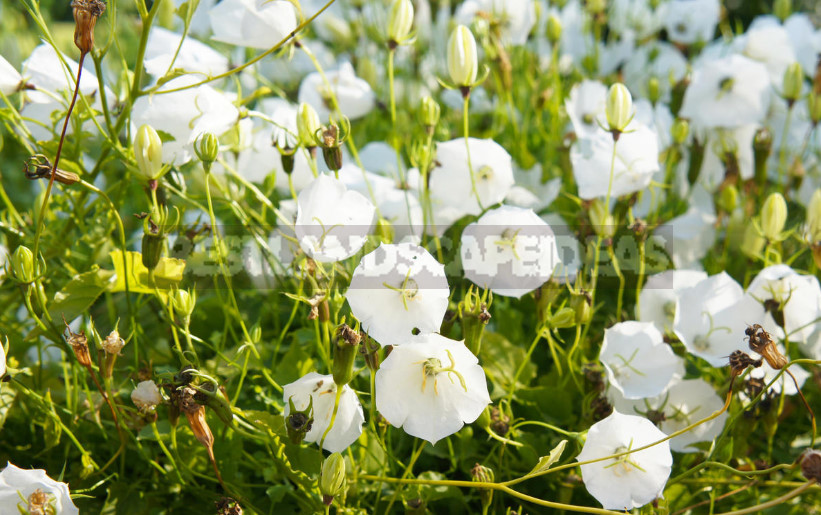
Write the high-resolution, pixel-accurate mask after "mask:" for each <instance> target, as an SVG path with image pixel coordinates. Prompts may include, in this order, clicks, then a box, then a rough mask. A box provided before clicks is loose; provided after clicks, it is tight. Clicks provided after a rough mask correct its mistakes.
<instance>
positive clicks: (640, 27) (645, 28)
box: [607, 0, 661, 39]
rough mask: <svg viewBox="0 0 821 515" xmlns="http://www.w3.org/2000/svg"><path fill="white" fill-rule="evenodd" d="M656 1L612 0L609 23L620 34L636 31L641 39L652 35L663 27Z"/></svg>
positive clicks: (609, 5) (609, 6) (609, 9)
mask: <svg viewBox="0 0 821 515" xmlns="http://www.w3.org/2000/svg"><path fill="white" fill-rule="evenodd" d="M655 4H656V2H651V1H650V0H611V1H610V2H609V3H608V6H607V7H608V18H607V22H608V25H609V26H610V27H611V28H612V29H613V30H614V31H616V32H617V33H618V34H625V33H628V32H632V33H635V35H636V36H637V37H638V38H639V39H644V38H646V37H649V36H652V35H653V34H655V33H656V32H658V30H659V29H660V28H661V20H660V18H659V11H658V9H656V8H655V7H654V5H655Z"/></svg>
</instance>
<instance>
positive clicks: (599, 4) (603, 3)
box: [586, 0, 607, 14]
mask: <svg viewBox="0 0 821 515" xmlns="http://www.w3.org/2000/svg"><path fill="white" fill-rule="evenodd" d="M586 6H587V12H589V13H590V14H600V13H603V12H604V10H605V9H606V8H607V0H587V3H586Z"/></svg>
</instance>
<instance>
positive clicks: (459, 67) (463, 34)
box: [448, 25, 479, 87]
mask: <svg viewBox="0 0 821 515" xmlns="http://www.w3.org/2000/svg"><path fill="white" fill-rule="evenodd" d="M478 71H479V55H478V53H477V51H476V40H475V39H474V38H473V33H472V32H471V31H470V29H469V28H467V27H465V26H464V25H459V26H458V27H456V28H455V29H453V32H452V33H451V34H450V39H449V40H448V73H449V74H450V80H451V81H453V83H454V84H455V85H457V86H460V87H470V86H472V85H473V83H474V82H476V74H477V73H478Z"/></svg>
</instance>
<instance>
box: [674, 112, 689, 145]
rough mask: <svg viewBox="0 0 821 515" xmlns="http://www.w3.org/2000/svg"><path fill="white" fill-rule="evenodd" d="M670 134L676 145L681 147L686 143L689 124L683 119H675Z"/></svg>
mask: <svg viewBox="0 0 821 515" xmlns="http://www.w3.org/2000/svg"><path fill="white" fill-rule="evenodd" d="M670 133H671V135H672V136H673V141H674V142H675V144H676V145H683V144H684V142H685V141H687V136H689V135H690V122H688V121H687V120H685V119H684V118H676V120H675V121H674V122H673V127H672V128H671V129H670Z"/></svg>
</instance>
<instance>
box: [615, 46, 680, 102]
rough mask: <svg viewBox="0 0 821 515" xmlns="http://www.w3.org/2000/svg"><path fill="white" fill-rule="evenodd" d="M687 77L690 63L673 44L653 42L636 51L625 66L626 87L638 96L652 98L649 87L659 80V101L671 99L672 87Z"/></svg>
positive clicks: (639, 47)
mask: <svg viewBox="0 0 821 515" xmlns="http://www.w3.org/2000/svg"><path fill="white" fill-rule="evenodd" d="M686 73H687V59H686V58H685V57H684V55H682V53H681V51H680V50H679V49H677V48H676V47H675V46H673V45H671V44H670V43H665V42H663V41H656V42H650V43H647V44H643V45H640V46H638V47H636V51H635V52H633V53H632V54H631V55H630V57H629V58H628V59H627V62H626V63H624V83H625V85H627V87H628V88H629V89H630V91H632V92H634V93H635V94H636V95H637V96H641V97H643V98H647V97H648V96H649V91H648V83H649V81H650V79H651V78H655V79H657V80H658V86H659V100H661V101H662V102H665V101H668V100H669V99H670V91H671V90H672V87H673V84H675V83H676V82H678V81H679V80H681V79H682V78H683V77H684V75H685V74H686Z"/></svg>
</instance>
